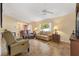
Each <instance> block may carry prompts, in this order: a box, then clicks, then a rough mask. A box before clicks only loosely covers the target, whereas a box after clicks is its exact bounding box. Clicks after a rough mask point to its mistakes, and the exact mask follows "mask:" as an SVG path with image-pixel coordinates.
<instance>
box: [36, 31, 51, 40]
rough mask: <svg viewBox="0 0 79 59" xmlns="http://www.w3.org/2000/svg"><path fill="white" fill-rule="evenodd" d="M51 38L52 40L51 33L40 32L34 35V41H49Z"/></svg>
mask: <svg viewBox="0 0 79 59" xmlns="http://www.w3.org/2000/svg"><path fill="white" fill-rule="evenodd" d="M51 38H52V34H51V32H43V31H41V32H39V33H37V34H36V39H41V40H45V41H50V40H51Z"/></svg>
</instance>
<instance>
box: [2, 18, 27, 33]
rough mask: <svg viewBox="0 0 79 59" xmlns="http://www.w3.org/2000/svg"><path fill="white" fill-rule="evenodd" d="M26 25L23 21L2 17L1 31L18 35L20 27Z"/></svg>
mask: <svg viewBox="0 0 79 59" xmlns="http://www.w3.org/2000/svg"><path fill="white" fill-rule="evenodd" d="M25 24H27V23H25V22H23V21H20V20H19V21H18V20H17V19H16V18H13V17H10V16H3V29H2V30H4V29H7V30H10V31H12V32H16V34H18V33H19V31H20V30H22V26H23V25H25Z"/></svg>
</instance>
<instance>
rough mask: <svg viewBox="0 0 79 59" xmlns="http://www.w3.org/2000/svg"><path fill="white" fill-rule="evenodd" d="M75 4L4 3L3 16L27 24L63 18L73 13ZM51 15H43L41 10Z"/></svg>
mask: <svg viewBox="0 0 79 59" xmlns="http://www.w3.org/2000/svg"><path fill="white" fill-rule="evenodd" d="M75 7H76V5H75V3H4V4H3V15H5V16H12V17H14V18H16V19H18V20H23V21H27V22H31V21H40V20H42V19H46V18H53V17H58V16H63V15H66V14H68V13H71V12H74V11H75ZM44 9H46V10H49V11H51V12H53V14H47V15H43V12H42V11H43V10H44Z"/></svg>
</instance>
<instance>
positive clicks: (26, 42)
mask: <svg viewBox="0 0 79 59" xmlns="http://www.w3.org/2000/svg"><path fill="white" fill-rule="evenodd" d="M28 43H29V42H28V40H18V41H16V43H14V44H11V45H10V47H14V46H18V45H23V44H28Z"/></svg>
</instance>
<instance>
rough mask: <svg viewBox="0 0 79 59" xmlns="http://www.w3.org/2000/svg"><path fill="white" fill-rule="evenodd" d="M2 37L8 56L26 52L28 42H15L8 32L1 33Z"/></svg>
mask: <svg viewBox="0 0 79 59" xmlns="http://www.w3.org/2000/svg"><path fill="white" fill-rule="evenodd" d="M2 37H3V38H4V39H5V41H6V43H7V48H8V54H9V55H12V56H13V55H18V54H20V53H25V52H27V51H28V48H29V42H28V40H16V39H15V37H14V36H13V35H12V33H11V32H10V31H8V30H5V31H4V32H3V34H2Z"/></svg>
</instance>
